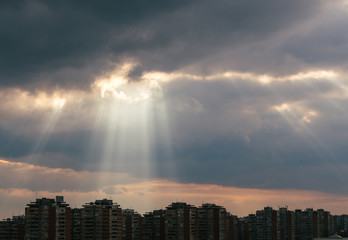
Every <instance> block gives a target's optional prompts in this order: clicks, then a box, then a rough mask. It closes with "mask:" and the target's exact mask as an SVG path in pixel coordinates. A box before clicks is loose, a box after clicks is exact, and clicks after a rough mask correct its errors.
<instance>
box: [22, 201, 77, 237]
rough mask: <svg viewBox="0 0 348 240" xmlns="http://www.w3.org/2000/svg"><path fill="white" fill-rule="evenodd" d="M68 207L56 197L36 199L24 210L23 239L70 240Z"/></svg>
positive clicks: (69, 213)
mask: <svg viewBox="0 0 348 240" xmlns="http://www.w3.org/2000/svg"><path fill="white" fill-rule="evenodd" d="M70 219H71V212H70V207H69V205H68V204H66V203H65V202H64V200H63V197H60V196H57V198H56V201H55V200H54V199H49V198H41V199H36V201H35V202H31V203H29V204H27V207H26V208H25V221H26V224H25V239H28V240H29V239H59V240H70V239H71V232H70V227H71V224H70Z"/></svg>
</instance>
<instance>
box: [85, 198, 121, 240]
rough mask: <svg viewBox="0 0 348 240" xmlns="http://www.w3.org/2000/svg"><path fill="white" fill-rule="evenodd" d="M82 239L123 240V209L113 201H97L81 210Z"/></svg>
mask: <svg viewBox="0 0 348 240" xmlns="http://www.w3.org/2000/svg"><path fill="white" fill-rule="evenodd" d="M81 239H84V240H88V239H118V240H121V239H122V209H121V208H120V206H119V205H118V204H114V203H113V201H112V200H108V199H103V200H96V201H95V202H94V203H93V202H91V203H87V204H85V205H83V208H82V209H81Z"/></svg>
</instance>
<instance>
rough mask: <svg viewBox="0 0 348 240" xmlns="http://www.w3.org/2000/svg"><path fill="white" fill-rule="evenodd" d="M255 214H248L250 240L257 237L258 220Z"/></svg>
mask: <svg viewBox="0 0 348 240" xmlns="http://www.w3.org/2000/svg"><path fill="white" fill-rule="evenodd" d="M256 219H257V218H256V215H255V214H249V216H248V240H252V239H256V238H257V221H256Z"/></svg>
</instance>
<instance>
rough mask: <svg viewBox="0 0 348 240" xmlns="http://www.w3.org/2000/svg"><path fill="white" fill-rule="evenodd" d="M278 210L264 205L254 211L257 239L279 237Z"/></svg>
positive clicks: (274, 238) (269, 239)
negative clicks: (262, 207) (261, 208)
mask: <svg viewBox="0 0 348 240" xmlns="http://www.w3.org/2000/svg"><path fill="white" fill-rule="evenodd" d="M279 222H280V219H279V212H278V211H276V210H273V209H272V208H271V207H265V208H264V209H263V210H259V211H257V212H256V228H257V239H258V240H277V239H279V238H280V226H279Z"/></svg>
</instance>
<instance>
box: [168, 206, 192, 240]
mask: <svg viewBox="0 0 348 240" xmlns="http://www.w3.org/2000/svg"><path fill="white" fill-rule="evenodd" d="M165 239H166V240H167V239H168V240H184V239H185V240H191V239H192V240H193V239H198V210H197V208H196V207H194V206H192V205H188V204H186V203H182V202H176V203H172V204H171V205H169V206H168V207H167V208H166V211H165Z"/></svg>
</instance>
